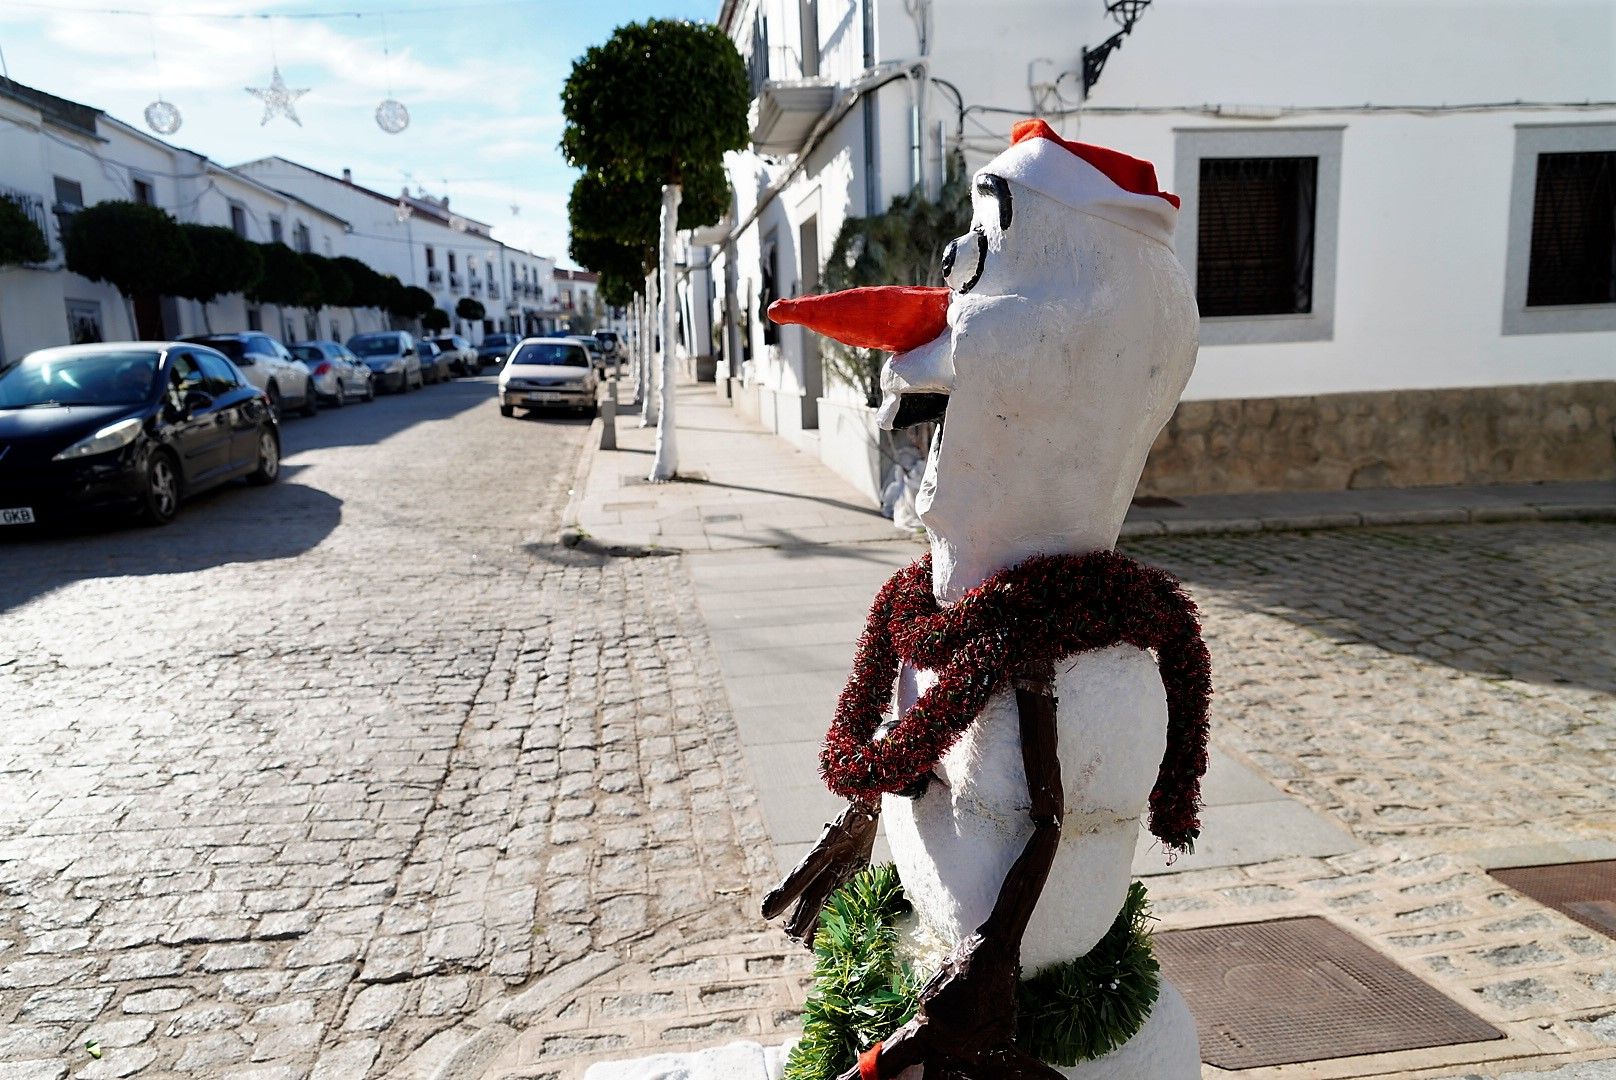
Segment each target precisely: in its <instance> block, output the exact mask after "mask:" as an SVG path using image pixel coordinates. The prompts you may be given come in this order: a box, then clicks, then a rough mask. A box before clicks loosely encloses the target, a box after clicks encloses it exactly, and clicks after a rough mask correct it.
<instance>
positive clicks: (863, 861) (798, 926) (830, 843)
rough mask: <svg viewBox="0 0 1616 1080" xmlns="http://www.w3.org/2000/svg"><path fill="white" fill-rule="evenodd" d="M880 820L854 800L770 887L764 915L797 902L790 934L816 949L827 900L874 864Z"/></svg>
mask: <svg viewBox="0 0 1616 1080" xmlns="http://www.w3.org/2000/svg"><path fill="white" fill-rule="evenodd" d="M879 821H880V814H878V813H876V812H875V811H872V810H865V809H863V808H861V807H859V806H857V805H855V804H852V803H849V804H848V806H847V808H846V809H845V810H843V811H842V812H841V815H840V816H839V817H837V819H836V820H835V821H833V822H831V823H830V824H828V825H826V826H825V831H824V832H822V833H820V834H819V841H818V843H816V844H814V848H813V850H812V851H810V852H809V853H808V854H806V855H804V856H803V857H802V861H801V862H799V863H798V864H797V865H796V866H794V867H793V868H792V869H791V872H790V873H789V874H787V875H786V876H785V880H784V881H782V882H780V884H778V885H776V886H775V887H774V888H773V889H771V890H769V893H768V895H767V896H765V897H764V898H763V917H764V918H765V919H774V918H778V917H779V916H780V915H781V914H782V913H784V912H785V910H786V908H787V907H790V906H791V905H792V902H793V901H795V903H796V906H795V907H792V908H791V914H790V915H788V916H787V917H786V922H785V929H786V933H788V934H790V935H791V936H792V937H793V938H796V939H797V940H798V941H800V942H802V943H803V944H804V945H807V946H808V947H809V948H812V947H813V944H814V931H815V930H817V929H818V928H819V913H820V911H821V910H823V909H824V907H825V901H826V900H828V899H830V894H831V893H833V892H835V891H836V890H837V889H839V888H841V887H842V886H843V885H845V884H847V882H848V880H849V879H850V878H852V876H853V875H854V874H856V873H858V872H859V870H860V869H862V868H863V867H865V866H868V865H869V864H870V851H871V849H872V848H874V846H875V827H876V824H877V823H878V822H879Z"/></svg>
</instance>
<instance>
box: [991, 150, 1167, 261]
mask: <svg viewBox="0 0 1616 1080" xmlns="http://www.w3.org/2000/svg"><path fill="white" fill-rule="evenodd" d="M982 171H983V172H985V173H991V174H993V175H994V176H1002V177H1004V178H1005V179H1006V180H1011V181H1014V182H1015V183H1017V184H1020V185H1021V186H1022V187H1025V188H1030V189H1031V190H1033V191H1036V192H1038V193H1039V194H1040V195H1045V196H1048V197H1049V198H1051V199H1054V200H1055V201H1056V202H1058V203H1061V204H1062V205H1064V206H1069V207H1071V208H1072V209H1073V210H1077V211H1079V212H1080V213H1084V214H1091V215H1093V216H1094V217H1097V218H1104V219H1105V220H1106V221H1110V222H1113V223H1115V224H1117V225H1121V226H1123V227H1125V228H1129V229H1133V230H1134V231H1135V232H1140V233H1143V234H1144V235H1146V236H1148V237H1150V238H1151V239H1153V240H1159V241H1161V242H1162V243H1164V244H1167V245H1168V246H1169V247H1171V246H1172V243H1173V227H1174V226H1175V225H1176V224H1177V223H1178V196H1177V195H1173V194H1170V193H1169V192H1166V191H1163V190H1161V188H1159V187H1158V186H1157V184H1156V168H1155V166H1153V165H1151V163H1150V162H1148V161H1141V160H1140V159H1139V158H1136V157H1129V156H1128V155H1127V154H1124V153H1121V152H1120V151H1117V150H1108V149H1107V148H1105V147H1103V146H1092V145H1090V144H1088V143H1080V142H1070V141H1068V140H1066V139H1063V138H1061V137H1060V136H1059V135H1057V134H1055V130H1054V129H1053V128H1051V127H1050V126H1049V125H1048V124H1046V123H1045V122H1044V121H1042V120H1023V121H1021V122H1020V123H1018V124H1017V125H1016V126H1015V127H1013V128H1011V129H1010V148H1009V149H1008V150H1006V151H1005V152H1004V153H1002V154H1000V155H999V156H998V157H996V158H994V159H993V160H992V161H990V162H988V164H987V165H986V166H985V167H984V168H983V169H982Z"/></svg>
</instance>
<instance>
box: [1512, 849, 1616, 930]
mask: <svg viewBox="0 0 1616 1080" xmlns="http://www.w3.org/2000/svg"><path fill="white" fill-rule="evenodd" d="M1492 875H1493V877H1495V878H1497V879H1498V880H1499V881H1502V882H1503V883H1504V884H1505V885H1508V886H1509V887H1510V888H1512V889H1514V890H1515V891H1516V892H1520V893H1525V894H1526V895H1527V896H1530V897H1531V898H1532V899H1533V900H1536V901H1537V902H1538V903H1540V904H1542V905H1544V906H1545V907H1551V908H1553V909H1554V910H1556V911H1558V912H1560V913H1561V914H1564V915H1569V916H1571V917H1572V918H1573V919H1576V920H1577V921H1578V922H1580V923H1581V924H1582V925H1584V926H1586V927H1587V928H1588V929H1590V930H1597V931H1599V932H1600V933H1601V934H1604V935H1605V936H1606V937H1612V938H1616V859H1610V860H1606V861H1605V862H1584V863H1560V864H1558V865H1555V866H1516V867H1512V868H1510V869H1508V870H1494V871H1492Z"/></svg>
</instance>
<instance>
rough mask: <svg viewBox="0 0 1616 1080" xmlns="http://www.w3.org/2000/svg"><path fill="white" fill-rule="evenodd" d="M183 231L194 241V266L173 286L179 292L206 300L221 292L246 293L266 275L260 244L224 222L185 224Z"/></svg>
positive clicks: (191, 243) (192, 264)
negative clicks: (242, 235)
mask: <svg viewBox="0 0 1616 1080" xmlns="http://www.w3.org/2000/svg"><path fill="white" fill-rule="evenodd" d="M180 231H181V232H183V233H184V234H185V238H186V241H187V242H188V243H189V244H190V245H191V268H190V272H189V273H187V274H186V275H185V278H184V280H182V281H181V282H180V283H179V284H178V286H177V287H176V288H175V290H174V294H175V295H176V296H183V297H185V298H186V299H188V300H200V301H202V302H203V303H204V304H205V303H208V302H209V301H211V300H213V299H214V298H215V297H218V296H228V295H230V294H231V293H244V292H246V291H247V290H248V289H251V288H252V287H253V286H254V285H256V284H258V279H259V278H261V277H263V275H264V257H263V256H262V255H261V254H259V252H258V245H256V244H254V243H252V242H251V241H249V240H245V239H243V238H242V237H240V236H238V235H237V234H236V231H235V230H234V229H228V228H225V227H224V226H223V225H194V224H189V223H187V224H184V225H181V226H180Z"/></svg>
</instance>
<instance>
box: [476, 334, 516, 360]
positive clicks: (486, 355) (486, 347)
mask: <svg viewBox="0 0 1616 1080" xmlns="http://www.w3.org/2000/svg"><path fill="white" fill-rule="evenodd" d="M521 340H522V339H521V338H520V337H518V336H517V335H515V334H489V335H488V336H487V337H485V338H483V340H482V344H480V345H478V346H477V359H478V360H479V361H481V362H482V363H484V364H503V363H504V362H505V358H506V357H507V356H509V355H511V350H512V349H514V348H516V346H517V345H518V344H519V343H520V342H521Z"/></svg>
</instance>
